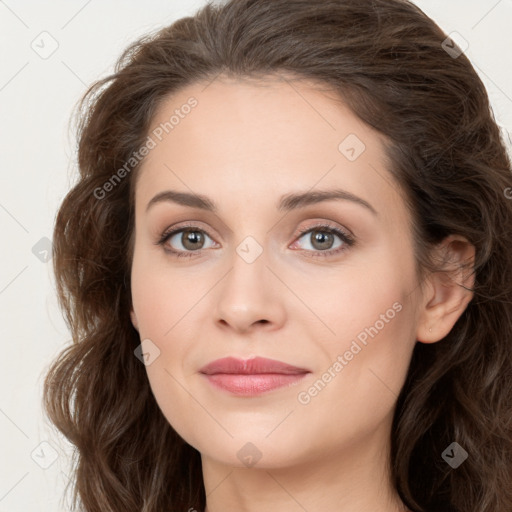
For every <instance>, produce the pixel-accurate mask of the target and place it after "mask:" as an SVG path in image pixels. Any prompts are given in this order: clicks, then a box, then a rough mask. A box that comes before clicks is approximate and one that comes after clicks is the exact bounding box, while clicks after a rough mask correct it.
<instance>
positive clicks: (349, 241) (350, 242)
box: [156, 223, 355, 258]
mask: <svg viewBox="0 0 512 512" xmlns="http://www.w3.org/2000/svg"><path fill="white" fill-rule="evenodd" d="M189 228H194V229H193V230H191V231H198V232H201V233H204V234H206V235H208V236H209V237H210V238H212V237H211V236H210V235H209V234H208V232H206V231H205V230H204V229H200V228H199V227H198V226H196V225H194V224H185V225H181V226H179V227H178V228H176V229H172V230H171V231H168V230H166V231H164V232H163V233H162V235H161V237H160V239H159V240H158V241H157V242H156V244H157V245H161V246H164V244H165V243H166V242H167V240H169V239H170V238H171V237H172V236H173V235H175V234H176V233H180V232H181V231H185V230H187V229H189ZM310 231H323V232H325V233H330V234H333V235H337V236H338V237H339V238H340V239H341V241H342V242H343V244H344V245H343V246H342V247H341V248H337V249H329V250H326V251H306V252H312V253H313V254H311V255H310V256H308V257H313V258H317V257H320V258H327V257H329V256H332V255H335V254H340V253H342V252H343V251H346V250H348V249H350V248H351V247H353V246H354V244H355V239H354V237H352V236H351V235H349V234H348V233H346V232H344V231H342V230H340V229H339V228H337V227H334V226H333V225H331V224H329V223H324V224H318V225H315V226H310V227H308V228H304V229H302V230H301V231H300V232H299V233H298V234H297V237H296V239H297V240H298V239H300V238H302V237H303V236H304V235H305V234H306V233H309V232H310ZM164 250H165V251H166V252H167V253H169V254H171V255H172V256H174V257H177V258H190V257H192V256H196V255H198V254H201V253H202V251H203V250H206V249H200V250H198V251H176V250H175V249H169V248H167V247H164Z"/></svg>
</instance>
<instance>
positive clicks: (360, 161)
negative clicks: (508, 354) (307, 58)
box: [131, 77, 474, 512]
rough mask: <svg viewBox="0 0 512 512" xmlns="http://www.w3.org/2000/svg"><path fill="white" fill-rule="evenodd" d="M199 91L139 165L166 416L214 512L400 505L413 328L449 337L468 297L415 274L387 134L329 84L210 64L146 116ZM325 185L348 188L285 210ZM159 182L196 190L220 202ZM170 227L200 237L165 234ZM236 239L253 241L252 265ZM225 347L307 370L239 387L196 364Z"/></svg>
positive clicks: (162, 114)
mask: <svg viewBox="0 0 512 512" xmlns="http://www.w3.org/2000/svg"><path fill="white" fill-rule="evenodd" d="M191 96H194V97H195V98H197V100H198V104H197V106H196V108H194V109H193V111H192V112H191V113H190V115H188V116H187V117H185V118H184V119H183V120H181V122H180V124H179V125H178V126H176V127H175V128H174V129H173V130H172V131H170V132H169V134H168V135H167V136H166V137H165V138H163V140H162V141H161V142H160V143H159V144H158V145H157V146H156V147H155V148H154V149H152V150H151V152H150V154H149V155H148V156H147V157H146V159H145V161H144V163H143V166H142V168H141V169H140V171H139V175H138V176H137V178H138V181H137V184H136V195H135V199H136V216H135V246H134V258H133V266H132V282H131V286H132V293H133V311H132V322H133V324H134V326H135V327H136V329H137V330H138V331H139V333H140V337H141V340H145V339H150V340H151V342H152V343H154V345H156V346H157V347H158V349H159V350H160V355H159V357H157V358H156V359H155V360H154V362H152V363H151V364H150V365H148V366H147V367H146V369H147V374H148V378H149V382H150V385H151V388H152V391H153V393H154V396H155V398H156V400H157V402H158V404H159V406H160V408H161V410H162V412H163V414H164V415H165V417H166V418H167V420H168V421H169V423H170V424H171V425H172V426H173V428H174V429H175V430H176V431H177V432H178V433H179V434H180V435H181V436H182V437H183V438H184V439H185V440H186V441H187V442H188V443H189V444H190V445H192V446H193V447H195V448H196V449H197V450H199V452H200V453H201V457H202V467H203V478H204V483H205V489H206V495H207V510H208V512H224V511H227V510H237V511H239V512H255V511H258V512H259V511H261V510H269V511H271V510H279V511H280V512H299V511H300V512H303V511H304V510H308V511H311V512H316V511H319V510H327V511H332V510H336V511H338V512H356V511H357V512H361V511H372V512H377V511H379V512H380V511H382V512H395V511H399V510H404V508H403V505H402V504H401V502H400V499H399V498H398V495H397V493H396V491H395V490H394V489H393V486H392V484H391V482H390V478H389V474H388V470H387V462H388V457H389V441H390V432H391V422H392V418H393V412H394V408H395V403H396V399H397V395H398V393H399V391H400V389H401V387H402V385H403V383H404V380H405V377H406V374H407V370H408V366H409V362H410V358H411V354H412V350H413V348H414V345H415V343H416V342H417V340H419V341H421V342H424V343H432V342H436V341H439V340H441V339H442V338H443V337H444V336H445V335H446V334H447V333H448V332H449V331H450V329H451V328H452V326H453V325H454V323H455V322H456V321H457V319H458V318H459V316H460V315H461V314H462V312H463V311H464V309H465V307H466V306H467V304H468V302H469V301H470V300H471V297H472V295H471V293H470V292H467V291H466V290H464V288H462V287H460V286H458V285H457V284H456V282H455V280H450V279H447V278H446V277H443V276H442V275H441V274H434V275H432V276H431V277H430V278H429V279H428V280H427V281H426V282H425V283H424V284H423V286H422V287H420V283H419V282H418V279H417V274H416V267H415V260H414V256H413V239H412V234H411V217H410V214H409V212H408V210H407V208H406V206H405V202H404V199H403V196H402V194H401V192H400V190H399V187H398V185H397V184H396V183H395V182H394V180H393V178H392V177H391V175H390V174H389V172H388V171H387V170H386V159H385V156H384V148H383V140H382V138H381V137H380V136H379V135H378V134H377V133H376V132H374V131H373V130H371V129H370V128H369V127H367V126H366V125H364V124H363V123H362V122H361V121H360V120H358V118H356V117H355V116H354V115H353V114H352V113H351V112H350V111H349V110H348V109H347V108H346V107H344V106H343V105H342V104H341V103H340V102H339V101H335V100H334V97H333V96H332V95H331V96H329V95H328V94H326V93H325V91H324V92H322V91H320V90H319V89H318V88H315V87H313V85H312V84H309V85H308V84H307V83H306V82H293V83H290V82H289V81H287V80H279V79H277V78H276V79H274V80H270V79H267V80H266V81H265V83H261V82H256V81H250V80H229V79H227V78H225V77H218V78H217V79H215V80H214V81H213V82H212V83H211V84H210V85H208V86H207V87H206V84H194V85H192V86H189V87H187V88H185V89H183V90H181V91H180V92H179V93H178V94H175V95H174V96H172V97H169V98H168V99H167V100H166V101H165V102H164V103H163V104H162V105H161V106H160V108H159V110H158V112H157V115H156V116H155V119H154V123H153V124H154V126H158V125H159V123H161V122H162V121H163V120H166V119H168V118H169V116H170V115H171V114H172V112H173V111H174V109H176V108H177V107H179V106H180V105H182V104H184V103H186V101H187V99H188V98H190V97H191ZM350 134H355V135H356V136H357V138H358V139H359V140H360V141H362V142H363V143H364V145H365V150H364V151H363V152H362V153H361V154H360V156H358V158H356V159H355V160H354V161H350V160H349V159H348V158H347V157H346V155H345V154H343V153H342V152H340V150H339V145H340V143H341V142H342V141H343V140H344V139H345V138H346V137H347V136H349V135H350ZM335 189H336V190H343V191H345V192H347V193H349V194H351V197H352V196H353V197H355V198H358V199H355V200H350V199H341V200H326V201H321V202H316V203H311V204H295V206H296V207H294V208H289V209H285V208H282V209H279V208H278V205H279V203H280V202H281V201H283V198H286V196H288V195H289V194H300V193H304V192H313V191H333V190H335ZM166 191H175V192H182V193H187V194H196V195H202V196H206V197H207V198H208V199H209V201H210V202H211V203H213V204H214V205H215V206H216V211H210V210H206V209H203V208H199V207H197V206H195V207H191V206H185V205H184V204H178V203H177V202H174V201H172V200H170V194H167V195H166V194H163V195H162V193H164V192H166ZM157 196H159V197H158V199H154V198H155V197H157ZM152 200H153V201H152ZM150 203H151V204H150ZM365 204H366V205H365ZM148 205H149V206H148ZM289 206H290V205H289ZM292 206H293V205H292ZM324 225H328V226H329V227H331V228H333V229H337V230H340V232H342V233H345V234H346V235H348V237H347V238H346V239H343V238H342V237H340V236H339V235H336V234H334V235H332V236H331V235H329V231H327V232H326V231H325V228H323V227H321V226H324ZM190 226H192V228H191V227H190ZM318 226H320V227H318ZM178 228H182V229H192V231H193V233H191V234H189V238H188V239H187V238H185V237H184V236H183V237H182V235H184V233H183V232H179V233H177V234H174V235H172V236H171V237H170V238H168V239H167V240H166V241H165V242H163V243H161V244H159V243H158V242H159V241H160V240H161V239H162V237H163V235H165V233H166V232H169V231H170V230H174V229H178ZM313 228H314V230H313V232H312V231H309V232H307V233H306V234H302V235H301V234H300V232H301V230H312V229H313ZM315 235H316V238H315ZM194 236H195V237H196V238H194ZM201 236H202V238H201ZM247 237H251V238H250V239H247ZM348 239H351V240H353V244H349V243H348V242H347V240H348ZM245 244H247V245H245ZM240 247H241V248H243V249H244V250H245V251H248V252H247V254H251V255H254V254H256V253H255V252H254V251H259V250H261V254H259V256H258V257H257V258H256V259H254V261H252V262H251V263H248V262H247V260H246V259H244V258H243V257H242V256H241V255H240V254H246V253H245V252H240V253H239V252H237V248H240ZM195 248H197V249H200V250H197V249H195ZM258 248H259V249H258ZM194 249H195V250H194ZM172 250H174V251H177V252H179V253H182V254H183V253H186V255H185V256H183V257H177V256H176V254H175V253H173V252H171V251H172ZM439 250H440V251H441V250H443V251H447V252H446V253H445V254H449V256H450V258H449V259H450V261H451V262H453V263H454V265H455V266H456V264H457V262H460V261H462V260H467V259H471V258H472V257H473V256H474V249H473V247H472V246H471V245H470V244H469V243H467V242H466V241H465V240H464V239H462V238H460V237H454V236H451V237H448V238H447V239H446V240H445V242H444V243H443V244H441V245H440V247H439ZM336 251H337V252H336ZM187 256H188V257H187ZM457 275H458V274H457ZM459 281H460V279H459ZM464 284H465V285H466V286H471V285H472V281H471V279H470V278H467V279H466V281H465V282H464ZM397 302H398V303H399V304H401V305H402V308H401V310H400V312H397V313H396V315H395V316H394V318H393V319H392V320H390V321H389V322H387V323H386V324H385V326H384V327H383V328H382V329H380V330H379V332H378V334H377V335H376V336H374V337H373V338H369V339H368V343H367V345H366V346H363V347H362V350H360V351H359V352H358V353H357V354H356V355H354V356H353V358H352V359H351V360H350V361H347V364H346V365H345V366H344V367H343V369H342V370H341V371H340V372H339V373H338V374H337V375H336V377H334V378H332V380H331V381H330V382H329V383H327V384H326V385H325V387H324V388H323V389H322V390H321V391H319V392H318V393H317V394H316V396H315V397H314V399H312V400H311V401H310V402H309V403H308V404H301V403H300V402H299V401H298V399H297V396H298V394H299V392H301V391H307V390H308V389H309V388H310V387H311V386H313V384H314V383H315V381H317V380H318V379H319V378H320V377H321V375H322V374H323V373H324V372H325V371H326V369H327V368H329V367H332V365H333V363H334V362H335V361H336V359H337V357H338V356H339V355H343V354H345V353H346V351H347V350H349V349H350V347H351V343H352V341H353V340H354V339H356V336H357V335H358V334H359V333H361V332H362V331H364V329H365V328H368V327H370V326H372V325H374V324H375V322H376V321H377V320H379V318H380V315H381V314H384V313H385V312H386V311H387V310H389V309H390V308H392V305H393V304H395V303H397ZM429 329H431V330H429ZM226 356H234V357H238V358H241V359H247V358H251V357H254V356H261V357H267V358H271V359H277V360H280V361H283V362H286V363H289V364H292V365H295V366H299V367H303V368H307V369H309V370H310V371H311V373H310V374H308V375H307V376H306V377H305V378H304V379H302V380H301V381H300V383H299V384H298V385H291V386H287V387H282V388H278V389H275V390H272V391H269V392H267V393H263V394H261V395H259V396H250V397H245V396H236V395H233V394H230V393H229V392H227V391H223V390H219V389H218V388H216V387H214V386H212V385H211V384H210V383H209V382H208V381H207V379H205V378H204V375H201V374H200V373H199V369H200V368H201V367H202V366H204V365H205V364H207V363H209V362H211V361H213V360H215V359H218V358H221V357H226ZM247 443H251V444H247ZM248 455H250V456H252V457H253V459H248V458H247V456H248ZM258 457H260V458H259V459H258ZM255 459H258V460H257V462H256V464H252V465H250V463H247V462H245V463H244V461H248V460H255Z"/></svg>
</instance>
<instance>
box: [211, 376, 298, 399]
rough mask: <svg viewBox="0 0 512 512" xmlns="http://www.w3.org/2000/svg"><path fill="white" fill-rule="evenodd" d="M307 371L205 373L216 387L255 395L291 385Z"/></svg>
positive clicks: (245, 394)
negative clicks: (249, 373)
mask: <svg viewBox="0 0 512 512" xmlns="http://www.w3.org/2000/svg"><path fill="white" fill-rule="evenodd" d="M306 375H307V373H294V374H292V375H288V374H282V373H260V374H252V375H243V374H238V373H237V374H235V373H216V374H215V375H205V377H207V379H208V381H209V382H210V383H211V384H212V385H213V386H215V387H217V388H220V389H223V390H225V391H229V392H231V393H234V394H236V395H244V396H253V395H259V394H261V393H265V392H266V391H271V390H273V389H277V388H282V387H283V386H290V385H292V384H295V383H297V382H298V381H300V380H301V379H303V378H304V377H305V376H306Z"/></svg>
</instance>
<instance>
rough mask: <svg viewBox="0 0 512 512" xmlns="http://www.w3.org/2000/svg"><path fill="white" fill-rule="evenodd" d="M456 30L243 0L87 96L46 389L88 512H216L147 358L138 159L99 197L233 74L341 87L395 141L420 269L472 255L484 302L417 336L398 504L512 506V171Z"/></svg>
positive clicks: (380, 15)
mask: <svg viewBox="0 0 512 512" xmlns="http://www.w3.org/2000/svg"><path fill="white" fill-rule="evenodd" d="M446 37H447V36H446V34H445V33H444V32H443V31H442V30H441V29H440V28H439V27H438V26H437V25H436V24H435V23H434V22H433V21H432V20H431V19H430V18H429V17H428V16H426V15H425V14H424V13H423V12H422V11H421V10H420V9H419V8H418V7H416V6H415V5H413V4H412V3H410V2H408V1H405V0H322V1H321V2H311V1H310V0H231V1H228V2H225V3H223V4H207V5H205V6H204V7H203V8H201V9H200V10H199V11H198V12H197V13H196V14H195V15H194V16H190V17H185V18H182V19H179V20H177V21H176V22H174V23H173V24H171V25H170V26H167V27H165V28H163V29H161V30H159V31H156V32H154V33H151V34H149V35H146V36H144V37H142V38H140V39H139V40H138V41H136V42H134V43H133V44H131V45H130V46H129V47H128V48H127V49H126V50H125V51H124V52H123V54H122V55H121V56H120V58H119V60H118V61H117V63H116V67H115V70H114V72H113V73H112V74H111V75H109V76H107V77H106V78H103V79H101V80H99V81H97V82H95V83H94V84H93V85H92V86H91V87H90V88H89V89H88V90H87V91H86V93H85V94H84V95H83V97H82V98H81V100H80V102H79V103H78V104H77V111H76V116H77V117H76V119H77V126H76V131H77V134H78V166H79V176H78V179H77V182H76V183H75V184H74V185H73V187H72V188H71V190H70V191H69V193H68V194H67V195H66V197H65V199H64V200H63V202H62V205H61V206H60V209H59V211H58V214H57V217H56V222H55V228H54V235H53V244H54V252H53V262H54V271H55V275H56V287H57V293H58V297H59V301H60V306H61V308H62V310H63V312H64V314H65V318H66V321H67V324H68V326H69V328H70V332H71V336H72V343H71V344H70V345H69V346H66V347H65V348H64V349H63V350H62V351H61V352H60V353H59V355H58V357H57V358H56V359H55V361H53V362H52V364H51V367H50V369H49V371H48V373H47V375H46V379H45V382H44V408H45V411H46V414H47V415H48V417H49V418H50V420H51V421H52V422H53V423H54V424H55V425H56V427H57V428H58V429H59V430H60V431H61V432H62V433H63V434H64V436H65V437H66V438H67V439H68V440H69V441H70V442H71V443H72V444H73V445H74V447H75V451H74V457H73V461H74V464H73V477H74V478H73V480H74V481H73V482H72V483H73V491H74V492H73V507H74V509H76V507H80V508H79V510H83V511H86V512H100V511H101V512H126V511H127V510H129V511H141V512H161V511H163V510H169V511H171V510H172V511H177V510H188V509H190V508H193V509H196V510H199V511H202V510H204V507H205V503H206V496H205V489H204V484H203V480H202V472H201V458H200V453H199V452H198V451H197V450H196V449H194V448H193V447H191V446H190V445H189V444H187V443H186V442H185V441H184V440H183V439H182V438H181V437H180V436H179V435H178V434H177V433H176V432H175V430H174V429H173V428H172V427H171V426H170V425H169V423H168V422H167V420H166V419H165V417H164V416H163V414H162V412H161V411H160V409H159V407H158V405H157V403H156V401H155V399H154V397H153V395H152V392H151V389H150V386H149V382H148V378H147V374H146V371H145V367H144V365H143V364H141V362H140V361H139V360H138V359H137V358H136V357H135V356H134V350H135V349H136V347H137V346H138V345H139V344H140V338H139V335H138V333H137V331H136V330H135V329H134V327H133V326H132V324H131V321H130V314H129V312H130V308H131V292H130V269H131V258H132V253H133V244H132V233H133V228H134V196H133V193H134V183H135V181H134V180H135V177H136V175H137V169H138V167H139V166H138V165H137V166H135V167H134V168H133V170H132V171H131V172H129V173H126V174H127V175H126V176H125V177H124V179H123V180H119V182H115V183H113V184H112V187H110V189H109V192H108V194H105V195H104V197H99V195H98V193H97V191H98V190H99V189H100V188H101V187H104V184H105V183H106V182H108V181H109V180H110V179H111V178H112V176H113V174H115V173H116V171H117V170H118V169H120V168H122V167H123V166H124V165H125V164H126V162H127V161H128V160H129V159H130V158H131V157H132V155H133V154H134V152H136V151H137V150H138V149H139V148H140V147H142V145H143V144H144V141H145V140H146V138H147V136H148V130H149V127H150V123H151V121H152V119H153V117H154V115H155V113H156V111H157V109H158V107H159V105H160V104H161V103H162V101H164V100H165V99H166V98H167V97H168V96H169V95H170V94H172V93H174V92H176V91H177V90H179V89H182V88H184V87H186V86H187V85H191V84H194V83H198V82H200V81H201V82H206V81H211V80H213V79H215V78H216V77H217V76H218V75H220V74H223V75H226V76H231V77H235V78H243V77H265V76H280V75H281V74H283V76H284V75H286V76H292V77H296V78H297V79H305V80H313V81H314V82H316V83H319V84H323V85H325V86H328V88H329V89H332V90H334V91H335V92H336V93H337V97H339V99H340V101H342V102H344V104H346V105H348V106H349V108H350V109H351V110H352V111H353V112H354V113H355V115H357V116H358V117H359V118H360V119H361V120H362V121H363V122H365V123H366V124H367V125H369V126H371V127H373V128H374V129H376V130H377V131H378V132H380V133H381V134H383V135H384V136H385V138H386V140H387V141H388V144H387V146H386V155H387V157H388V160H389V172H390V173H391V175H392V176H393V178H394V179H395V180H396V182H397V183H398V184H399V185H400V186H401V188H402V189H403V190H404V191H405V198H404V200H405V201H406V203H407V206H408V208H409V210H410V214H411V218H412V220H413V222H414V244H415V257H416V261H417V264H418V268H420V269H421V272H422V275H427V273H428V272H435V271H438V270H439V269H440V267H439V266H436V263H435V262H434V261H433V260H432V258H431V257H430V255H431V254H432V252H431V249H432V248H433V247H434V246H435V244H437V243H439V242H440V241H441V240H443V239H444V237H446V236H447V235H449V234H452V233H453V234H458V235H462V236H464V237H465V238H466V239H467V240H468V241H470V242H471V243H472V244H473V245H474V246H475V248H476V256H475V261H474V265H473V267H472V269H471V271H472V272H474V277H475V284H474V287H473V289H472V290H473V293H474V295H473V299H472V300H471V302H470V303H469V304H468V306H467V308H466V309H465V310H464V312H463V314H462V315H461V316H460V318H459V319H458V321H457V322H456V324H455V325H454V327H453V328H452V330H451V331H450V333H449V334H448V335H447V336H446V337H445V338H444V339H443V340H441V341H440V342H438V343H434V344H423V343H416V346H415V348H414V352H413V356H412V360H411V364H410V368H409V372H408V375H407V379H406V382H405V384H404V386H403V389H402V391H401V393H400V396H399V398H398V402H397V407H396V411H395V416H394V421H393V426H392V437H391V440H390V443H391V448H392V449H391V472H392V477H393V483H394V485H395V486H396V489H397V491H398V493H399V495H400V497H401V498H402V500H403V501H404V503H405V504H406V505H407V506H408V507H409V508H410V509H411V510H413V511H414V512H468V511H471V512H510V511H511V510H512V486H511V482H512V468H511V466H512V258H511V254H512V200H511V199H510V195H511V194H510V193H508V194H507V191H508V192H512V189H511V188H510V187H511V185H512V183H511V182H512V174H511V162H510V158H509V156H508V155H507V152H506V148H505V143H504V141H503V139H502V138H501V136H500V131H499V128H498V126H497V124H496V122H495V118H494V115H493V112H492V109H491V107H490V104H489V99H488V96H487V93H486V90H485V87H484V85H483V84H482V81H481V80H480V78H479V77H478V75H477V73H476V72H475V70H474V69H473V67H472V65H471V64H470V61H469V60H468V58H467V57H466V56H465V55H464V54H463V53H462V54H461V55H459V56H457V54H456V53H454V52H453V51H452V52H448V51H446V50H448V49H449V48H450V47H452V46H453V45H452V44H451V43H450V42H449V44H448V45H447V44H446V43H443V41H445V39H446ZM447 46H448V47H447ZM455 48H456V47H455ZM111 183H112V182H111ZM103 190H105V189H104V188H103ZM454 441H456V442H457V443H459V444H460V445H461V446H462V447H463V448H464V449H465V450H466V451H467V452H468V454H469V457H468V458H467V460H466V461H465V462H464V463H463V464H462V465H461V466H460V467H458V468H457V469H452V468H451V467H450V466H449V465H448V464H447V463H446V462H445V461H444V460H443V459H442V457H441V454H442V452H443V451H444V450H445V449H446V447H447V446H449V445H450V444H451V443H452V442H454Z"/></svg>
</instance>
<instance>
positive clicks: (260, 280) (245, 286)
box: [216, 236, 283, 329]
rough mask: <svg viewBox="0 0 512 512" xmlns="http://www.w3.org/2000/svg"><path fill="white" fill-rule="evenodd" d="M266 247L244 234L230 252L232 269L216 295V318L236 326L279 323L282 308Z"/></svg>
mask: <svg viewBox="0 0 512 512" xmlns="http://www.w3.org/2000/svg"><path fill="white" fill-rule="evenodd" d="M268 251H269V249H268V248H266V247H263V245H262V244H261V243H260V242H258V241H257V240H256V239H255V238H254V237H252V236H247V237H245V238H244V239H243V240H242V241H241V242H240V243H239V244H238V245H237V246H236V247H235V250H234V253H233V255H232V260H231V268H230V270H229V272H228V273H227V275H225V277H224V279H223V284H222V286H221V287H220V293H219V295H218V297H217V304H216V316H217V320H223V321H224V322H226V323H227V324H230V325H231V326H232V327H235V328H237V329H247V328H248V327H249V326H250V325H252V324H253V323H255V322H259V321H262V320H265V321H266V322H271V323H276V322H277V323H279V322H280V318H281V314H282V311H283V309H282V308H283V305H282V304H281V301H280V297H279V290H278V289H277V288H276V287H275V286H274V284H275V283H272V279H275V278H274V276H273V275H272V272H270V270H269V269H268V268H267V265H268V264H269V263H270V262H269V257H268V256H269V253H268Z"/></svg>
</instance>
